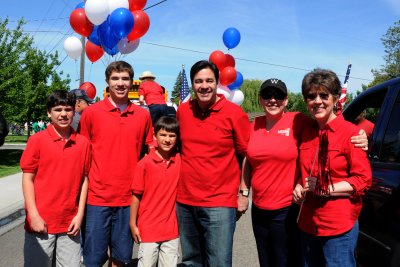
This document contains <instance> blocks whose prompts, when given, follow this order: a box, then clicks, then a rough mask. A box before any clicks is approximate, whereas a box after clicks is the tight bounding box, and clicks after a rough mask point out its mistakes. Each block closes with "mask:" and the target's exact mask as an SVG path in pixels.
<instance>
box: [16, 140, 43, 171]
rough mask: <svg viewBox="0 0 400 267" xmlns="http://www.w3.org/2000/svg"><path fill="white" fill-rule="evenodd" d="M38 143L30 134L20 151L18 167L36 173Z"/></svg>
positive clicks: (38, 156)
mask: <svg viewBox="0 0 400 267" xmlns="http://www.w3.org/2000/svg"><path fill="white" fill-rule="evenodd" d="M39 148H40V145H39V143H38V140H37V138H35V137H34V136H31V137H30V138H29V141H28V143H27V144H26V148H25V150H24V152H23V153H22V156H21V160H20V167H21V170H22V171H23V172H27V173H36V172H37V169H38V167H39V159H40V151H39Z"/></svg>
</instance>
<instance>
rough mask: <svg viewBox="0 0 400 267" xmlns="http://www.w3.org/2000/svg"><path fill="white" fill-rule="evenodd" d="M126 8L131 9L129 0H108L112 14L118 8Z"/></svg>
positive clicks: (109, 10)
mask: <svg viewBox="0 0 400 267" xmlns="http://www.w3.org/2000/svg"><path fill="white" fill-rule="evenodd" d="M120 7H123V8H126V9H129V2H128V0H108V13H109V14H111V13H112V12H113V11H114V10H116V9H117V8H120Z"/></svg>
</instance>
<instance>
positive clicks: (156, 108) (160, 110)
mask: <svg viewBox="0 0 400 267" xmlns="http://www.w3.org/2000/svg"><path fill="white" fill-rule="evenodd" d="M149 111H150V117H151V122H152V123H153V127H154V125H155V124H156V121H157V120H158V119H159V118H161V117H162V116H166V115H167V104H153V105H150V106H149Z"/></svg>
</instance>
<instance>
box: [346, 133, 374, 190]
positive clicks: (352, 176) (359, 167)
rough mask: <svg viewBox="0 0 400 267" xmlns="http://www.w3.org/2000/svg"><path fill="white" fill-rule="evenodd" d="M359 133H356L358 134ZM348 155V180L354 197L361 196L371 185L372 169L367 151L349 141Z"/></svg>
mask: <svg viewBox="0 0 400 267" xmlns="http://www.w3.org/2000/svg"><path fill="white" fill-rule="evenodd" d="M357 134H358V133H355V135H357ZM347 157H348V159H347V160H348V162H349V167H350V169H349V177H348V179H347V180H346V181H347V182H348V183H349V184H350V185H351V186H352V187H353V188H354V193H353V197H359V196H362V195H364V194H365V192H366V191H367V190H368V189H369V188H370V187H371V184H372V171H371V165H370V162H369V160H368V157H367V153H366V152H365V151H363V150H362V149H361V148H356V147H354V144H352V143H351V142H350V139H349V140H348V141H347Z"/></svg>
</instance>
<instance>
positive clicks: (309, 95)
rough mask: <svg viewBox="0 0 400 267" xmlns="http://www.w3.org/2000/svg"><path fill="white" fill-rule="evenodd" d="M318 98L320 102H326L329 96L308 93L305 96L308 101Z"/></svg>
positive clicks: (326, 94)
mask: <svg viewBox="0 0 400 267" xmlns="http://www.w3.org/2000/svg"><path fill="white" fill-rule="evenodd" d="M317 96H319V98H321V100H328V99H329V94H328V93H318V94H317V93H310V94H307V95H306V98H307V99H308V100H315V99H316V98H317Z"/></svg>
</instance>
